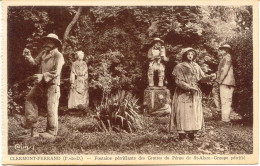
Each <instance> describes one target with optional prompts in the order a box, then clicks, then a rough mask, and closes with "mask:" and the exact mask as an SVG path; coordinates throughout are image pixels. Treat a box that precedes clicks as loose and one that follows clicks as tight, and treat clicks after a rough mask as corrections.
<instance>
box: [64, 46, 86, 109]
mask: <svg viewBox="0 0 260 166" xmlns="http://www.w3.org/2000/svg"><path fill="white" fill-rule="evenodd" d="M76 56H77V60H76V61H75V62H73V63H72V66H71V74H70V83H71V89H70V93H69V101H68V108H69V109H72V108H76V109H78V108H86V107H88V104H89V96H88V67H87V63H86V62H85V61H83V58H84V53H83V52H82V51H77V53H76Z"/></svg>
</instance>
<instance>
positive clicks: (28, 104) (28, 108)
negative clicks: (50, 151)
mask: <svg viewBox="0 0 260 166" xmlns="http://www.w3.org/2000/svg"><path fill="white" fill-rule="evenodd" d="M44 98H45V99H46V100H44ZM59 98H60V87H59V86H58V85H48V86H41V85H40V84H38V85H34V87H33V88H32V89H31V91H30V92H29V93H28V95H27V97H26V101H25V119H26V124H27V125H28V126H30V127H32V128H37V127H38V108H39V106H40V103H41V102H42V101H46V102H47V103H44V104H46V105H47V106H46V108H47V127H46V132H48V133H49V134H52V135H57V133H58V106H59Z"/></svg>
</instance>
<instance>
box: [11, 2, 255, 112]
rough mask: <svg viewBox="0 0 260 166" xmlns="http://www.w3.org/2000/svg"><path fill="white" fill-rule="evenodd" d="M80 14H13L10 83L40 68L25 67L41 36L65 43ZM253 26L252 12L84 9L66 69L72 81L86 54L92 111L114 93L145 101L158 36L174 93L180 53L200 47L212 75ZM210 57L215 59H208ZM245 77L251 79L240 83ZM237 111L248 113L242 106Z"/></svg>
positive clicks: (31, 10) (15, 10)
mask: <svg viewBox="0 0 260 166" xmlns="http://www.w3.org/2000/svg"><path fill="white" fill-rule="evenodd" d="M77 9H78V7H32V6H28V7H9V8H8V73H12V74H8V83H9V84H11V85H12V84H14V83H15V82H17V81H20V80H22V79H24V78H26V77H28V76H30V75H32V74H34V73H36V72H37V70H38V69H37V68H35V67H34V68H33V67H30V66H29V65H28V63H25V60H24V58H23V57H22V56H21V54H22V50H23V49H24V47H29V48H30V49H31V50H32V52H33V55H36V53H37V52H38V51H39V48H40V44H39V43H40V42H39V38H40V37H42V36H44V35H47V34H48V33H56V34H58V36H59V37H60V38H61V39H63V38H62V37H63V36H64V33H65V31H66V27H67V26H68V25H69V24H70V22H71V20H72V19H73V17H74V16H75V13H76V12H77ZM251 27H252V7H250V6H239V7H234V6H113V7H111V6H91V7H86V6H85V7H82V12H81V13H80V16H79V19H78V20H77V22H76V23H75V25H74V26H73V27H72V29H71V31H70V33H69V35H68V38H67V39H66V41H63V50H62V51H63V55H64V58H65V62H66V63H65V66H64V67H63V70H62V78H69V75H70V66H71V63H72V61H73V60H74V59H75V58H74V54H75V52H76V51H77V50H82V51H83V52H84V53H85V55H86V59H85V60H86V61H87V62H88V67H89V85H90V87H89V93H90V94H89V96H90V98H91V99H92V100H90V105H93V103H100V101H102V98H104V97H105V96H106V95H108V94H109V93H114V92H115V91H116V90H127V91H132V92H133V93H134V94H136V95H137V96H138V97H140V98H141V97H142V95H143V90H144V89H145V88H146V87H147V70H148V61H147V51H148V49H149V47H150V46H151V45H150V44H151V40H152V38H153V37H160V38H162V39H163V40H164V41H165V47H166V51H167V52H166V55H167V57H169V59H170V60H169V62H168V63H167V64H166V74H165V77H166V82H168V84H167V88H169V89H170V90H171V91H172V92H173V91H174V88H175V84H174V80H173V78H172V75H171V72H172V70H173V68H174V66H175V65H176V63H178V61H179V59H180V55H181V54H180V53H181V50H182V48H184V47H188V46H189V47H190V46H191V47H194V48H195V49H196V50H197V51H198V59H197V60H198V61H200V65H201V66H203V68H204V69H205V70H206V71H209V69H211V70H212V71H211V72H215V71H216V64H217V63H218V58H217V49H218V47H219V45H220V44H222V43H226V42H227V41H229V40H233V39H234V38H239V36H240V34H241V33H244V32H245V31H248V30H249V29H250V28H251ZM248 33H249V32H248ZM243 41H246V40H241V42H243ZM235 43H238V41H236V42H235ZM241 44H242V45H244V44H245V45H246V43H241ZM239 54H240V53H239ZM205 57H209V58H210V60H209V61H208V62H206V61H203V60H202V59H204V58H205ZM250 60H252V58H251V59H250V58H247V60H246V61H243V62H241V63H247V64H250V63H252V61H250ZM205 64H207V65H208V66H205ZM246 66H248V65H246ZM237 69H238V70H241V69H243V67H238V68H237ZM239 72H240V71H239ZM241 72H242V73H243V71H241ZM242 78H243V79H244V78H246V77H242V76H241V77H239V79H240V80H241V79H242ZM251 81H252V80H251ZM68 86H69V85H61V89H63V90H62V95H61V101H66V100H67V96H68V94H66V93H68V90H64V88H67V87H68ZM237 86H238V89H243V88H244V89H250V87H249V86H251V85H250V84H245V83H243V84H238V85H237ZM25 88H26V87H25ZM207 89H211V88H207ZM248 92H249V91H248ZM239 93H240V92H239ZM101 94H103V95H101ZM62 103H63V104H64V102H62ZM236 110H242V107H241V108H239V109H236ZM242 112H243V111H242ZM242 112H241V113H242ZM242 114H243V113H242ZM250 116H252V115H251V114H250Z"/></svg>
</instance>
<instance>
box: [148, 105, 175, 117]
mask: <svg viewBox="0 0 260 166" xmlns="http://www.w3.org/2000/svg"><path fill="white" fill-rule="evenodd" d="M170 113H171V106H170V104H165V105H164V106H163V107H162V108H160V109H159V110H158V111H155V112H152V113H151V115H154V116H166V115H169V114H170Z"/></svg>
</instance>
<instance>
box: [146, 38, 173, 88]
mask: <svg viewBox="0 0 260 166" xmlns="http://www.w3.org/2000/svg"><path fill="white" fill-rule="evenodd" d="M163 44H164V41H163V40H161V39H160V38H154V40H153V46H152V47H151V48H150V49H149V51H148V59H149V61H150V62H149V69H148V82H149V86H150V87H152V86H154V72H155V71H158V77H159V82H158V86H159V87H162V86H163V81H164V76H165V73H164V71H165V66H164V64H163V61H164V62H166V61H168V60H169V59H168V58H167V57H166V54H165V47H164V46H163Z"/></svg>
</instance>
